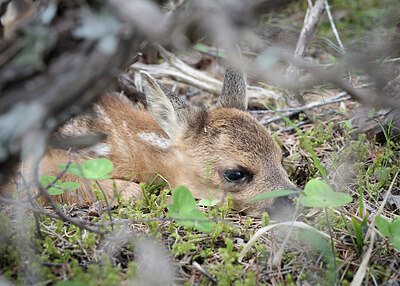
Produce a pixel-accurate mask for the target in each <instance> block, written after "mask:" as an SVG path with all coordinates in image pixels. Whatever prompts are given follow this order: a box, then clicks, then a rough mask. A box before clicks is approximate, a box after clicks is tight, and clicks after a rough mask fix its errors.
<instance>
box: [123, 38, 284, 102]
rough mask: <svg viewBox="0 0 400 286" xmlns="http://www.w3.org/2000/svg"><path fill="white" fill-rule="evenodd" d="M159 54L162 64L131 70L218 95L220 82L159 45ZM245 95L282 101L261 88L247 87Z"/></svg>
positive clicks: (137, 64)
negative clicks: (172, 80)
mask: <svg viewBox="0 0 400 286" xmlns="http://www.w3.org/2000/svg"><path fill="white" fill-rule="evenodd" d="M156 48H157V50H158V51H159V52H160V55H161V57H162V58H163V59H164V60H165V62H164V63H162V64H159V65H146V64H142V63H135V64H133V65H131V67H130V69H131V70H134V71H135V70H136V71H139V70H144V71H146V72H148V73H149V74H150V75H152V76H153V77H155V78H161V77H165V76H166V77H171V78H174V79H175V80H178V81H180V82H184V83H186V84H189V85H192V86H195V87H197V88H200V89H202V90H205V91H207V92H210V93H213V94H219V93H220V92H221V90H222V81H220V80H217V79H215V78H213V77H210V76H208V75H207V74H206V73H204V72H202V71H199V70H196V69H194V68H192V67H191V66H189V65H187V64H185V63H184V62H183V61H182V60H180V59H178V58H177V57H176V56H175V55H174V54H173V53H170V52H168V51H167V50H165V49H164V48H163V47H162V46H161V45H157V46H156ZM247 94H248V96H249V98H259V97H260V96H263V97H271V96H272V97H274V98H275V99H282V98H281V96H279V95H278V94H276V93H274V92H272V91H270V90H267V89H264V88H262V87H254V86H248V87H247Z"/></svg>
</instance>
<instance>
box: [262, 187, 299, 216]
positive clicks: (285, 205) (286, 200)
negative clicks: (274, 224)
mask: <svg viewBox="0 0 400 286" xmlns="http://www.w3.org/2000/svg"><path fill="white" fill-rule="evenodd" d="M291 189H292V190H294V191H298V192H300V191H302V189H300V188H298V187H295V188H291ZM299 196H300V193H293V194H290V195H287V196H284V197H279V198H277V199H275V201H274V203H273V204H272V206H271V207H270V208H268V209H267V212H268V214H269V216H270V217H271V218H272V219H274V220H279V221H282V220H290V219H292V218H293V216H294V215H295V205H294V202H293V200H294V199H295V198H297V197H299Z"/></svg>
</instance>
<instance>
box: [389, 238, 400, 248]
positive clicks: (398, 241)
mask: <svg viewBox="0 0 400 286" xmlns="http://www.w3.org/2000/svg"><path fill="white" fill-rule="evenodd" d="M390 242H391V243H392V244H393V246H394V247H396V248H397V249H398V250H400V236H396V237H393V238H392V239H390Z"/></svg>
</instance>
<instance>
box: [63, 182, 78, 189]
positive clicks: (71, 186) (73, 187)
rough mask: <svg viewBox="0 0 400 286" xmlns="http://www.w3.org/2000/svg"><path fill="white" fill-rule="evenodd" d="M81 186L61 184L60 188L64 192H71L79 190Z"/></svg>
mask: <svg viewBox="0 0 400 286" xmlns="http://www.w3.org/2000/svg"><path fill="white" fill-rule="evenodd" d="M80 186H81V185H80V184H78V183H74V182H65V183H62V184H61V187H62V188H64V189H65V190H64V191H73V190H76V189H77V188H79V187H80Z"/></svg>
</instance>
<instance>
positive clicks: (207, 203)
mask: <svg viewBox="0 0 400 286" xmlns="http://www.w3.org/2000/svg"><path fill="white" fill-rule="evenodd" d="M218 203H219V200H210V199H201V200H200V201H199V202H198V203H197V205H198V206H201V207H213V206H215V205H217V204H218Z"/></svg>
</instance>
